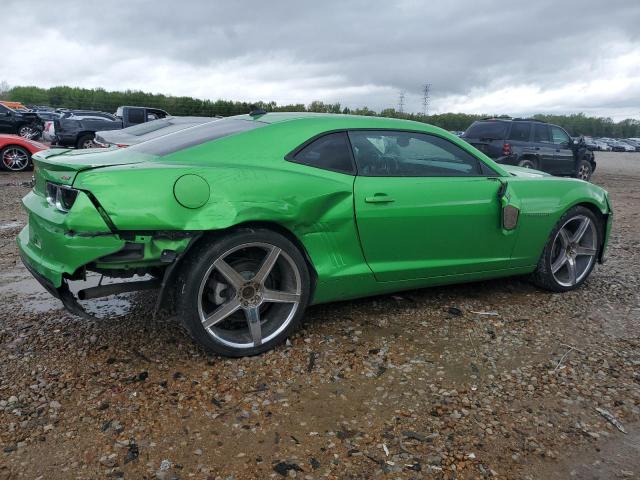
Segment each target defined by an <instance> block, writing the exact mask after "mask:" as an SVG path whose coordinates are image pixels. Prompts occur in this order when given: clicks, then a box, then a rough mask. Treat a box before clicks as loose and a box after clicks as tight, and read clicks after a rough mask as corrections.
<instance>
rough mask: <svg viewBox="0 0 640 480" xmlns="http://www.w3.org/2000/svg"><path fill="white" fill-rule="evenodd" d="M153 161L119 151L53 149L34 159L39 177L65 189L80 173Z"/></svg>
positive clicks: (146, 157)
mask: <svg viewBox="0 0 640 480" xmlns="http://www.w3.org/2000/svg"><path fill="white" fill-rule="evenodd" d="M152 158H155V157H154V156H153V155H148V154H144V153H140V152H132V151H130V150H128V149H122V148H117V147H113V148H91V149H82V150H72V149H69V148H50V149H48V150H42V151H40V152H38V153H36V154H35V155H33V157H32V159H33V165H34V168H35V171H36V176H37V175H40V176H42V177H44V178H45V179H47V180H50V181H53V182H56V183H61V184H64V185H72V184H73V181H74V180H75V177H76V175H77V174H78V172H81V171H83V170H90V169H93V168H101V167H111V166H115V165H130V164H135V163H142V162H146V161H149V160H150V159H152Z"/></svg>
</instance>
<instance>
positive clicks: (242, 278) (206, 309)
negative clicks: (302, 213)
mask: <svg viewBox="0 0 640 480" xmlns="http://www.w3.org/2000/svg"><path fill="white" fill-rule="evenodd" d="M301 297H302V281H301V276H300V271H299V270H298V267H297V266H296V264H295V262H294V261H293V259H292V258H291V257H290V256H289V255H288V254H287V253H286V252H285V251H283V250H282V249H281V248H279V247H277V246H275V245H271V244H268V243H262V242H251V243H245V244H242V245H239V246H237V247H234V248H232V249H230V250H228V251H226V252H225V253H223V254H222V255H220V256H219V257H218V258H216V259H215V260H214V261H213V263H212V265H211V266H210V267H209V268H208V270H207V271H206V273H205V275H204V277H203V279H202V282H201V283H200V289H199V291H198V313H199V315H200V321H201V322H202V326H203V327H204V328H205V330H206V331H207V332H208V333H209V335H211V336H212V337H213V338H214V339H215V340H216V341H218V342H220V343H222V344H224V345H226V346H228V347H231V348H252V347H258V346H260V345H262V344H264V343H267V342H269V341H270V340H272V339H273V338H275V337H277V336H278V335H279V334H280V333H281V332H282V331H283V330H285V329H286V328H287V326H288V325H289V324H290V323H291V321H292V320H293V318H294V316H295V314H296V312H297V311H298V308H299V306H300V301H301Z"/></svg>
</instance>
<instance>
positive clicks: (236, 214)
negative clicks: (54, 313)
mask: <svg viewBox="0 0 640 480" xmlns="http://www.w3.org/2000/svg"><path fill="white" fill-rule="evenodd" d="M33 161H34V165H35V186H34V189H33V191H32V192H30V193H29V194H28V195H27V196H26V197H25V198H24V200H23V203H24V206H25V208H26V209H27V211H28V213H29V224H28V225H27V226H26V227H25V228H24V230H23V231H22V232H21V233H20V235H19V237H18V245H19V247H20V251H21V254H22V258H23V261H24V263H25V265H26V266H27V268H28V269H29V270H30V271H31V272H32V273H33V275H34V276H35V277H36V278H37V279H38V280H39V281H40V282H41V283H42V284H43V285H44V286H45V287H46V288H47V289H48V291H49V292H51V293H52V294H53V295H55V296H56V297H58V298H60V299H61V300H62V301H63V303H64V304H65V306H66V307H67V308H68V309H69V310H71V311H72V312H75V313H78V314H82V313H83V310H82V308H81V307H80V304H79V303H78V302H77V299H76V298H75V297H74V296H73V295H72V294H71V292H70V290H69V288H68V285H67V283H68V281H69V280H79V279H83V278H84V276H85V274H86V272H87V271H93V272H98V273H100V274H103V275H105V276H109V277H118V278H127V277H133V276H134V275H136V274H137V275H147V274H151V275H153V277H155V279H156V280H138V281H129V282H126V281H123V282H122V283H115V284H109V285H102V286H98V287H92V288H87V289H84V290H81V291H80V292H79V293H78V296H79V297H80V298H81V299H83V298H93V297H98V296H104V295H109V294H114V293H118V292H122V291H128V290H133V289H142V288H158V289H159V301H158V305H160V301H161V300H162V299H163V298H165V297H167V293H168V292H169V291H172V292H175V295H172V296H170V297H169V298H172V299H173V304H172V305H171V307H173V308H174V309H175V310H176V311H177V313H178V316H179V318H180V319H181V321H182V322H183V324H184V326H185V327H186V329H187V331H188V332H189V333H190V334H191V335H192V337H193V338H194V339H195V340H196V341H198V342H199V343H201V344H202V345H204V346H205V347H206V348H208V349H209V350H211V351H214V352H217V353H220V354H223V355H229V356H242V355H252V354H256V353H259V352H262V351H265V350H267V349H269V348H272V347H273V346H274V345H276V344H278V343H280V342H282V341H283V340H284V339H285V338H286V337H287V336H288V335H289V334H290V333H291V332H292V330H293V329H294V328H295V327H296V326H297V325H298V324H299V322H300V320H301V318H302V316H303V314H304V310H305V308H306V307H307V306H308V305H310V304H314V303H321V302H330V301H334V300H343V299H349V298H355V297H362V296H367V295H375V294H382V293H388V292H394V291H398V290H404V289H412V288H419V287H426V286H430V285H442V284H449V283H457V282H469V281H474V280H483V279H488V278H495V277H503V276H511V275H524V274H530V275H531V277H532V278H533V280H534V282H535V283H537V284H538V285H540V286H541V287H543V288H546V289H549V290H552V291H557V292H561V291H566V290H571V289H574V288H576V287H578V286H580V285H581V284H582V283H583V282H584V281H585V279H586V278H587V277H588V275H589V274H590V272H591V270H592V269H593V267H594V265H595V263H596V262H597V261H602V260H603V257H604V255H605V250H606V244H607V238H608V236H609V231H610V229H611V222H612V211H611V206H610V204H609V200H608V196H607V192H606V191H604V190H603V189H601V188H599V187H597V186H595V185H592V184H590V183H587V182H584V181H582V180H575V179H564V178H555V177H551V176H549V175H546V174H543V173H540V172H536V171H533V170H525V169H518V168H516V167H507V166H500V165H498V164H496V163H494V162H493V161H491V160H490V159H489V158H488V157H486V156H485V155H484V154H482V153H481V152H479V151H478V150H476V149H475V148H473V147H472V146H470V145H469V144H467V143H466V142H464V141H462V140H460V139H458V138H457V137H455V136H453V135H450V134H449V133H447V132H446V131H444V130H441V129H439V128H436V127H432V126H429V125H425V124H422V123H416V122H410V121H405V120H395V119H385V118H371V117H355V116H348V115H324V114H304V113H267V114H265V113H264V112H260V111H258V112H252V114H250V115H243V116H237V117H230V118H226V119H222V120H217V121H214V122H211V123H206V124H203V125H199V126H196V127H192V128H189V129H187V130H183V131H180V132H176V133H173V134H169V135H166V136H164V137H160V138H157V139H154V140H151V141H148V142H145V143H141V144H139V145H136V146H133V147H130V148H126V149H108V150H88V151H87V150H84V151H71V150H58V149H52V150H46V151H42V152H39V153H38V154H36V155H34V157H33ZM146 278H149V277H146Z"/></svg>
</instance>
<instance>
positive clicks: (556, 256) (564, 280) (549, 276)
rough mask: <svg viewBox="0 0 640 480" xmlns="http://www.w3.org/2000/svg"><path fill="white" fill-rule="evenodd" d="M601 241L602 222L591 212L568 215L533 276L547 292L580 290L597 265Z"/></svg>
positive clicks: (584, 210) (579, 209) (580, 210)
mask: <svg viewBox="0 0 640 480" xmlns="http://www.w3.org/2000/svg"><path fill="white" fill-rule="evenodd" d="M601 238H602V222H601V220H600V219H599V218H597V217H596V215H594V214H593V212H592V211H591V210H589V209H588V208H585V207H581V206H578V207H574V208H572V209H570V210H569V211H567V212H566V213H565V214H564V215H563V216H562V218H561V219H560V221H559V222H558V223H557V225H556V226H555V227H554V229H553V230H552V232H551V235H550V236H549V239H548V240H547V244H546V246H545V248H544V251H543V252H542V257H541V258H540V261H539V262H538V267H537V269H536V271H535V273H534V275H533V280H534V282H535V283H536V284H537V285H538V286H539V287H542V288H544V289H546V290H551V291H553V292H565V291H568V290H573V289H575V288H578V287H579V286H580V285H582V283H584V281H585V280H586V279H587V277H588V276H589V274H590V273H591V271H592V270H593V267H594V266H595V264H596V259H597V255H598V249H599V247H600V243H601V240H600V239H601Z"/></svg>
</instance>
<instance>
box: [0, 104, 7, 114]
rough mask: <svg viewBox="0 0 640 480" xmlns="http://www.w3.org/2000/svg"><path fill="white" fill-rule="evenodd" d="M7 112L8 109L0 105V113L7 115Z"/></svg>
mask: <svg viewBox="0 0 640 480" xmlns="http://www.w3.org/2000/svg"><path fill="white" fill-rule="evenodd" d="M8 111H9V109H8V108H7V107H5V106H4V105H0V113H7V112H8Z"/></svg>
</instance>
